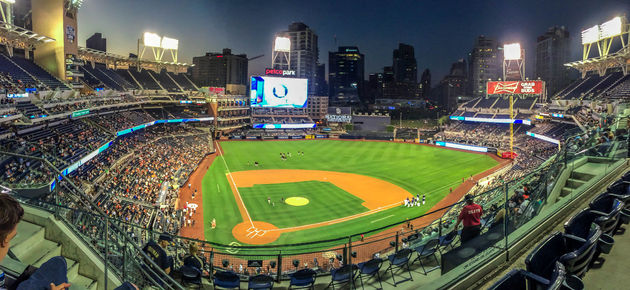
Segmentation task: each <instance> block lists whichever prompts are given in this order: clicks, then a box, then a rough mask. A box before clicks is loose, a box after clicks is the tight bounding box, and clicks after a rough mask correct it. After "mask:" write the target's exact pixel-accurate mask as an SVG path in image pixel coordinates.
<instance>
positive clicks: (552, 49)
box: [535, 26, 570, 95]
mask: <svg viewBox="0 0 630 290" xmlns="http://www.w3.org/2000/svg"><path fill="white" fill-rule="evenodd" d="M569 47H570V43H569V31H568V30H567V29H566V28H565V27H564V26H562V27H558V26H554V27H551V28H549V29H548V30H547V32H546V33H545V34H543V35H541V36H539V37H538V39H537V41H536V72H535V77H536V78H540V79H542V80H544V81H545V83H546V87H547V93H548V94H549V95H553V94H555V93H556V92H558V91H559V90H560V89H562V88H563V87H566V86H567V85H568V83H569V82H570V72H569V68H568V67H565V66H564V64H565V63H568V62H569V61H570V60H569V57H570V50H569Z"/></svg>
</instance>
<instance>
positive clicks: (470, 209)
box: [455, 194, 483, 244]
mask: <svg viewBox="0 0 630 290" xmlns="http://www.w3.org/2000/svg"><path fill="white" fill-rule="evenodd" d="M465 200H466V205H465V206H464V208H462V211H461V212H460V213H459V216H458V217H457V224H455V229H457V227H458V226H459V223H463V225H464V229H462V236H461V242H462V244H463V243H465V242H467V241H469V240H471V239H473V238H474V237H476V236H478V235H479V233H480V232H481V215H482V214H483V208H482V207H481V206H480V205H478V204H476V203H475V202H474V197H473V195H472V194H467V195H466V197H465Z"/></svg>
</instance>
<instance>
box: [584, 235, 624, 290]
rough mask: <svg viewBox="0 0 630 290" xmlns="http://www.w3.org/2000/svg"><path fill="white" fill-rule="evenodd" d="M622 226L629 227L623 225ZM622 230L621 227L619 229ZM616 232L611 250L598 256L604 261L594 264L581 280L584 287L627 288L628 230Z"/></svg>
mask: <svg viewBox="0 0 630 290" xmlns="http://www.w3.org/2000/svg"><path fill="white" fill-rule="evenodd" d="M622 228H625V229H628V228H630V227H629V226H628V225H624V226H623V227H622ZM621 232H623V229H622V230H621ZM621 232H620V233H618V234H617V235H615V236H614V238H615V245H614V246H613V249H612V251H611V252H610V253H609V254H607V255H604V254H602V255H601V256H600V259H601V258H604V259H605V261H604V262H603V264H602V265H601V267H597V266H594V267H593V268H591V269H590V270H588V272H586V275H584V278H583V279H582V281H583V282H584V287H585V288H584V289H629V288H630V275H628V263H629V261H630V232H624V233H621Z"/></svg>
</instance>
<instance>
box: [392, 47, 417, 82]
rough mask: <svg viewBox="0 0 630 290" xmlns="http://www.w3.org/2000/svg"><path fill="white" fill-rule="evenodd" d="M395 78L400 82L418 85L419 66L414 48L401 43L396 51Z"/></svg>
mask: <svg viewBox="0 0 630 290" xmlns="http://www.w3.org/2000/svg"><path fill="white" fill-rule="evenodd" d="M393 69H394V77H395V79H396V81H398V82H406V83H417V82H418V64H417V62H416V57H415V53H414V49H413V46H411V45H408V44H404V43H399V44H398V49H394V65H393Z"/></svg>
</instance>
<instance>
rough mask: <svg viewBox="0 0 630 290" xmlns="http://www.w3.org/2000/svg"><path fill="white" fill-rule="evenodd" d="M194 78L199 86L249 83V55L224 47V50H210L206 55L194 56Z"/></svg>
mask: <svg viewBox="0 0 630 290" xmlns="http://www.w3.org/2000/svg"><path fill="white" fill-rule="evenodd" d="M193 64H195V66H193V68H192V78H193V80H194V81H195V83H196V84H197V85H198V86H202V87H205V86H209V87H226V85H228V84H232V85H245V86H246V85H247V83H248V76H247V64H248V63H247V55H245V54H238V55H235V54H232V50H231V49H229V48H224V49H223V52H221V53H218V52H208V53H206V55H204V56H197V57H194V58H193Z"/></svg>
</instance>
